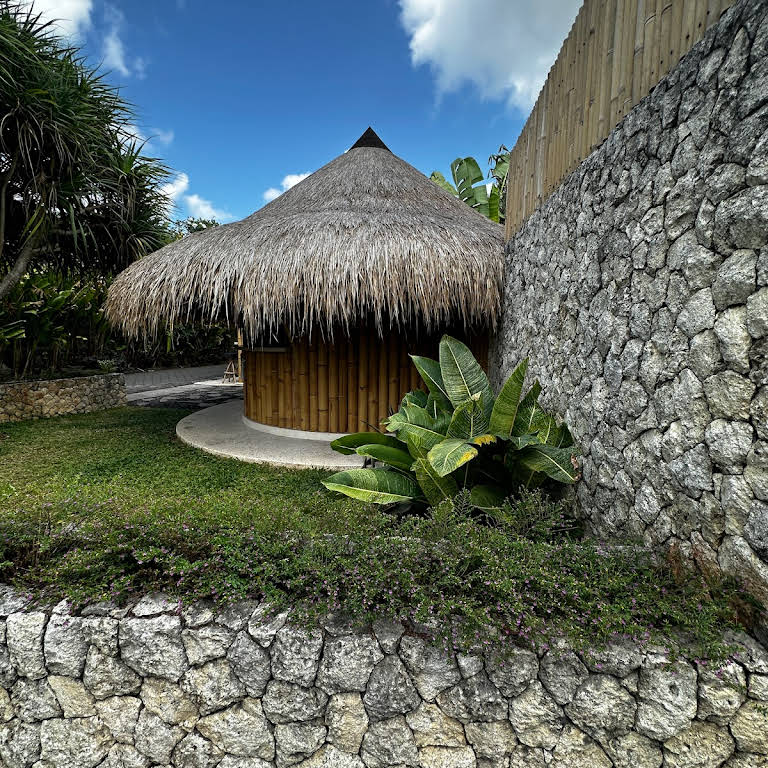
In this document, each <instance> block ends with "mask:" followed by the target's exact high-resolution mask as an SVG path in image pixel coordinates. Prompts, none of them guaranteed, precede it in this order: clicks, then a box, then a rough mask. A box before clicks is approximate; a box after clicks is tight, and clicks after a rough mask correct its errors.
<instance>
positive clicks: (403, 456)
mask: <svg viewBox="0 0 768 768" xmlns="http://www.w3.org/2000/svg"><path fill="white" fill-rule="evenodd" d="M357 453H358V454H360V456H368V457H370V458H372V459H376V461H383V462H384V463H385V464H389V465H390V466H392V467H395V468H396V469H404V470H405V471H406V472H407V471H408V470H410V468H411V465H412V464H413V457H412V456H411V454H410V453H408V451H406V450H405V446H403V444H402V443H400V447H398V448H395V447H393V446H391V445H381V444H380V443H372V444H370V445H361V446H360V447H359V448H358V449H357Z"/></svg>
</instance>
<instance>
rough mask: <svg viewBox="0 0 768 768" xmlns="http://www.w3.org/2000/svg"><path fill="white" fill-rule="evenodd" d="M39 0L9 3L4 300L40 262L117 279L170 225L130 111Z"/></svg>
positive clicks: (3, 21)
mask: <svg viewBox="0 0 768 768" xmlns="http://www.w3.org/2000/svg"><path fill="white" fill-rule="evenodd" d="M29 7H30V4H28V3H16V2H8V0H0V298H2V297H3V296H5V295H7V294H8V293H10V291H11V290H12V288H13V287H14V286H15V285H16V284H17V283H18V282H19V281H20V280H21V279H22V277H23V276H24V275H25V274H26V273H27V272H28V271H30V270H34V269H37V270H41V269H52V270H55V271H57V272H62V273H66V274H70V275H75V276H78V277H80V276H83V275H93V274H97V275H100V276H107V275H109V274H110V273H113V272H115V271H116V270H118V269H121V268H122V267H124V266H126V265H127V264H129V263H130V262H131V261H133V260H134V259H136V258H139V257H141V256H143V255H145V254H146V253H149V252H151V251H153V250H155V249H156V248H157V247H158V246H159V245H161V244H162V242H163V237H164V235H165V233H166V232H167V215H166V212H167V208H168V199H167V196H166V195H165V194H164V193H163V190H162V184H163V182H164V181H165V179H166V177H167V170H166V168H165V166H164V165H163V164H162V163H160V162H159V161H158V160H155V159H152V158H147V157H145V156H143V155H142V147H141V146H140V145H139V144H138V143H137V141H136V140H135V138H134V137H135V130H134V129H133V128H132V122H133V113H132V109H131V107H130V106H129V105H128V104H127V103H126V102H125V101H123V99H122V98H121V97H120V95H119V92H118V90H117V88H115V87H114V86H111V85H109V84H108V83H106V82H105V80H104V79H103V77H102V75H101V74H100V73H99V72H98V71H97V70H94V69H91V68H90V67H89V66H88V65H87V64H86V63H85V60H84V58H83V57H82V56H81V55H80V52H79V51H78V49H77V48H74V47H71V46H70V45H68V44H66V43H64V42H63V41H62V40H60V39H59V38H58V37H57V36H56V35H55V34H54V32H53V28H52V26H51V25H50V24H47V23H44V22H42V21H41V19H40V16H39V15H35V14H34V13H33V12H32V11H30V10H29Z"/></svg>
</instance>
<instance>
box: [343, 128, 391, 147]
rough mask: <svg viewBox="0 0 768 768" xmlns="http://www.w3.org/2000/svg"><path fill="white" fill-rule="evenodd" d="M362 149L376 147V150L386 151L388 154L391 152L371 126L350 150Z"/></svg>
mask: <svg viewBox="0 0 768 768" xmlns="http://www.w3.org/2000/svg"><path fill="white" fill-rule="evenodd" d="M361 147H374V148H375V149H386V150H387V152H391V151H392V150H390V148H389V147H388V146H387V145H386V144H385V143H384V142H383V141H382V140H381V139H380V138H379V135H378V134H377V133H376V131H374V130H373V128H371V126H370V125H369V126H368V127H367V128H366V129H365V132H364V133H363V135H362V136H361V137H360V138H359V139H358V140H357V141H356V142H355V143H354V144H353V145H352V146H351V147H350V149H360V148H361Z"/></svg>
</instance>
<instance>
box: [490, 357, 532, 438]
mask: <svg viewBox="0 0 768 768" xmlns="http://www.w3.org/2000/svg"><path fill="white" fill-rule="evenodd" d="M527 371H528V358H527V357H526V358H525V360H523V361H522V362H521V363H520V364H519V365H518V366H517V368H515V370H514V371H512V375H511V376H510V377H509V378H508V379H507V380H506V381H505V382H504V386H503V387H502V388H501V392H499V396H498V397H497V398H496V402H495V403H494V404H493V411H492V413H491V426H490V431H491V432H493V434H494V435H498V436H499V437H505V438H506V437H509V436H510V434H512V427H513V426H514V424H515V418H516V417H517V411H518V408H519V406H520V396H521V395H522V393H523V384H524V382H525V374H526V373H527Z"/></svg>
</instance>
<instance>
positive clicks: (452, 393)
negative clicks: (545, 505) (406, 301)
mask: <svg viewBox="0 0 768 768" xmlns="http://www.w3.org/2000/svg"><path fill="white" fill-rule="evenodd" d="M412 359H413V362H414V364H415V366H416V368H417V369H418V371H419V374H420V375H421V378H422V379H423V381H424V383H425V385H426V387H427V389H428V392H424V391H422V390H416V391H414V392H409V393H408V394H407V395H406V396H405V397H404V398H403V401H402V403H401V405H400V409H399V410H398V411H397V412H396V413H393V414H392V415H391V416H390V417H389V418H388V419H386V420H385V421H384V422H383V424H384V425H385V426H386V429H387V431H388V432H390V433H392V434H383V433H370V432H358V433H356V434H352V435H346V436H344V437H342V438H339V439H337V440H334V441H333V442H332V443H331V446H332V447H333V448H334V449H335V450H337V451H339V452H340V453H344V454H351V453H358V454H359V455H361V456H365V457H367V458H369V459H373V460H374V461H376V462H380V463H381V464H383V465H384V467H383V468H374V469H352V470H347V471H344V472H337V473H336V474H334V475H332V476H331V477H329V478H328V479H327V480H326V481H325V482H324V485H325V487H326V488H328V489H330V490H333V491H339V492H340V493H343V494H345V495H347V496H351V497H352V498H356V499H361V500H362V501H367V502H373V503H376V504H391V503H398V502H414V501H415V502H420V503H422V504H430V505H436V504H439V503H440V502H442V501H444V500H447V499H451V498H453V497H454V496H456V494H457V493H458V492H459V491H460V490H461V489H463V488H468V489H471V499H472V504H473V506H474V507H476V508H478V509H480V510H482V511H488V510H492V509H497V508H498V507H499V505H500V504H501V503H502V502H503V500H504V499H505V498H506V497H507V496H508V495H509V494H510V493H513V492H515V491H517V490H518V489H520V488H535V487H537V486H538V485H540V484H541V483H542V482H544V481H545V480H553V481H555V482H559V483H574V482H576V480H577V479H578V463H577V461H576V450H575V448H574V447H573V439H572V438H571V433H570V432H569V430H568V427H567V426H566V425H565V424H559V423H558V422H557V420H556V419H555V418H554V416H551V415H550V414H548V413H546V412H545V411H544V410H543V409H542V408H541V407H540V406H539V404H538V397H539V394H540V392H541V385H540V384H539V382H538V381H535V382H534V383H533V386H532V387H531V388H530V389H529V390H528V392H527V393H526V394H525V395H524V396H523V385H524V382H525V374H526V372H527V369H528V360H527V359H526V360H523V362H522V363H520V365H518V366H517V368H516V369H515V370H514V372H513V373H512V375H511V376H510V377H509V379H507V381H506V383H505V384H504V386H503V387H502V388H501V391H500V392H499V394H498V396H496V397H494V394H493V391H492V389H491V385H490V382H489V381H488V376H487V375H486V374H485V371H483V369H482V368H481V367H480V365H479V363H478V362H477V360H475V358H474V356H473V355H472V353H471V352H470V350H469V349H468V348H467V347H466V346H465V345H464V344H462V343H461V342H460V341H458V340H456V339H454V338H452V337H451V336H444V337H443V338H442V340H441V341H440V360H439V361H437V360H431V359H429V358H426V357H418V356H414V355H412Z"/></svg>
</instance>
